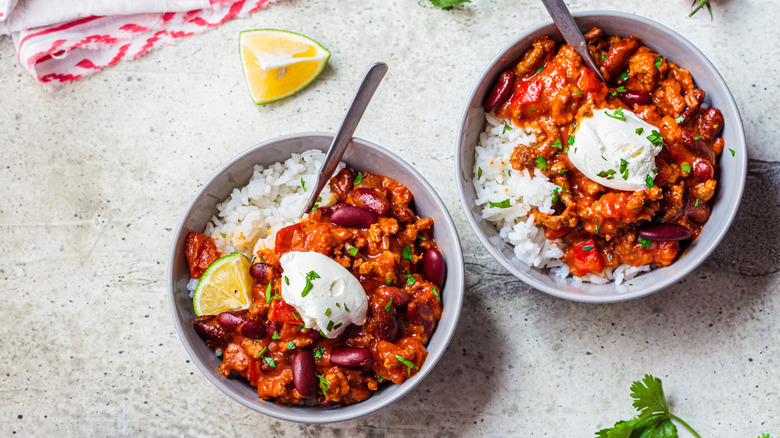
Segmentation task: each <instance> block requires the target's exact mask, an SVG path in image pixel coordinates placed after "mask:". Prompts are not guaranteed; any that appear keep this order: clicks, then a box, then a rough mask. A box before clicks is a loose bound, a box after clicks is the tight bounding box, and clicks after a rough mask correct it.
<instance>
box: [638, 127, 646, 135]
mask: <svg viewBox="0 0 780 438" xmlns="http://www.w3.org/2000/svg"><path fill="white" fill-rule="evenodd" d="M644 131H645V128H636V135H641V134H642V132H644Z"/></svg>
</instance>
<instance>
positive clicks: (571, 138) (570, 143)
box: [567, 135, 574, 146]
mask: <svg viewBox="0 0 780 438" xmlns="http://www.w3.org/2000/svg"><path fill="white" fill-rule="evenodd" d="M567 143H569V146H573V145H574V136H573V135H572V136H571V137H569V141H568V142H567Z"/></svg>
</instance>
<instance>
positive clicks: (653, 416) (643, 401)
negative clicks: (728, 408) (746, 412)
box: [596, 374, 763, 438]
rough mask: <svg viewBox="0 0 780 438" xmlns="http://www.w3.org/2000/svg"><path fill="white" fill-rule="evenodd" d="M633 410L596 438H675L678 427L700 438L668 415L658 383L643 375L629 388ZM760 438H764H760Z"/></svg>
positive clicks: (686, 426)
mask: <svg viewBox="0 0 780 438" xmlns="http://www.w3.org/2000/svg"><path fill="white" fill-rule="evenodd" d="M631 397H632V398H633V399H634V403H633V404H634V407H635V408H636V409H637V410H638V411H639V412H640V413H639V415H638V416H636V417H634V418H632V419H630V420H628V421H618V422H617V423H615V425H614V426H612V427H611V428H608V429H602V430H600V431H598V432H596V436H597V437H599V438H677V426H676V425H675V424H674V423H673V422H672V420H674V421H677V422H678V423H680V424H682V425H683V426H684V427H685V428H686V429H688V431H689V432H691V433H692V434H693V436H695V437H697V438H701V435H699V434H698V433H696V431H695V430H693V429H692V428H691V427H690V426H689V425H688V424H687V423H686V422H685V421H683V420H682V419H681V418H679V417H677V416H676V415H674V414H672V413H671V412H670V411H669V405H668V404H667V402H666V396H665V395H664V389H663V386H662V384H661V379H658V378H656V377H653V376H651V375H649V374H646V375H645V377H644V379H642V380H641V381H636V382H634V383H633V384H632V385H631ZM761 438H763V437H761Z"/></svg>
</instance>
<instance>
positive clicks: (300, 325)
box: [295, 323, 305, 332]
mask: <svg viewBox="0 0 780 438" xmlns="http://www.w3.org/2000/svg"><path fill="white" fill-rule="evenodd" d="M303 327H305V326H304V325H303V323H300V324H298V327H295V331H296V332H299V331H301V329H302V328H303Z"/></svg>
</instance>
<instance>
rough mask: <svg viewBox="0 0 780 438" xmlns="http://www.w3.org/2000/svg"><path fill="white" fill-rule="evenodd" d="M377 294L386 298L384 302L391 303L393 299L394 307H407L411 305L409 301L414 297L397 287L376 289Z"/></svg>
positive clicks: (384, 286) (385, 286)
mask: <svg viewBox="0 0 780 438" xmlns="http://www.w3.org/2000/svg"><path fill="white" fill-rule="evenodd" d="M374 293H375V294H377V295H380V296H382V297H384V298H385V300H384V301H390V299H391V298H392V299H393V306H400V307H403V306H406V305H407V304H409V301H411V299H412V297H411V296H410V295H409V294H408V293H406V291H405V290H403V289H401V288H398V287H395V286H387V285H382V286H379V287H378V288H376V291H374Z"/></svg>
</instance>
